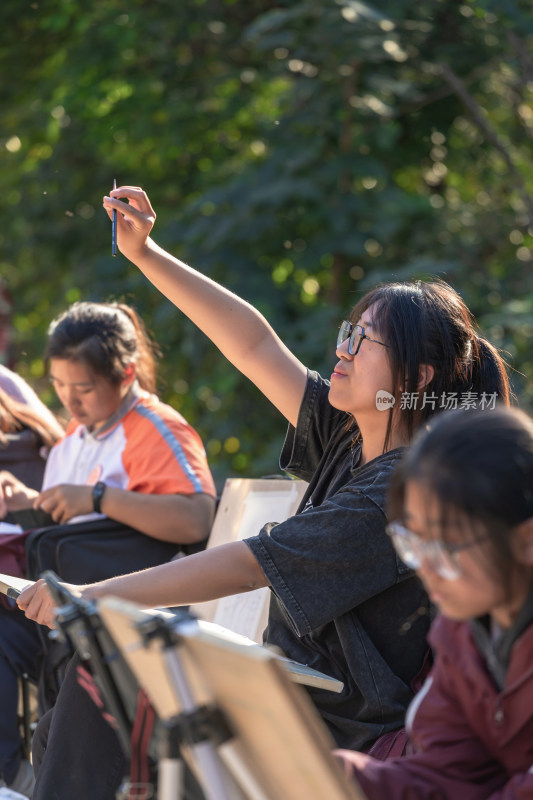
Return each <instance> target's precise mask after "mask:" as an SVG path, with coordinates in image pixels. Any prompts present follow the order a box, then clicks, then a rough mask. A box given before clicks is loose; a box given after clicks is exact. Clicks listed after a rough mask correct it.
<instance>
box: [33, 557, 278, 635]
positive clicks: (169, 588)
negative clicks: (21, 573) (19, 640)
mask: <svg viewBox="0 0 533 800" xmlns="http://www.w3.org/2000/svg"><path fill="white" fill-rule="evenodd" d="M66 585H67V586H68V584H66ZM262 586H268V581H267V578H266V576H265V574H264V572H263V570H262V569H261V567H260V566H259V563H258V562H257V560H256V558H255V556H254V555H253V553H252V551H251V550H250V549H249V547H248V545H246V544H245V543H244V542H230V543H229V544H224V545H220V546H219V547H213V548H211V549H210V550H205V551H203V552H201V553H197V554H195V555H192V556H187V558H179V559H177V560H176V561H170V562H168V563H167V564H161V565H160V566H158V567H151V568H150V569H146V570H143V571H142V572H133V573H130V574H129V575H122V576H120V577H117V578H110V579H109V580H106V581H101V582H100V583H93V584H90V585H89V586H78V587H74V586H70V587H69V588H71V589H72V590H73V591H74V592H75V593H76V594H80V595H81V596H83V597H84V598H86V599H94V598H99V597H105V596H106V595H114V596H115V597H120V598H122V599H123V600H129V601H131V602H135V603H139V604H140V605H142V606H144V607H145V608H153V607H165V606H179V605H192V604H193V603H201V602H203V601H204V600H215V599H217V598H219V597H226V596H227V595H232V594H240V593H242V592H250V591H252V590H253V589H259V588H260V587H262ZM17 603H18V605H19V607H20V608H21V609H22V610H23V611H25V612H26V616H27V617H29V618H30V619H33V620H35V621H36V622H39V623H40V624H42V625H48V627H50V628H51V627H53V624H54V610H55V606H54V603H53V601H52V598H51V596H50V594H49V592H48V589H47V587H46V583H45V582H44V581H43V580H39V581H37V582H36V583H34V584H32V585H31V586H30V587H28V588H27V589H25V590H24V592H22V594H21V595H20V597H19V598H18V600H17Z"/></svg>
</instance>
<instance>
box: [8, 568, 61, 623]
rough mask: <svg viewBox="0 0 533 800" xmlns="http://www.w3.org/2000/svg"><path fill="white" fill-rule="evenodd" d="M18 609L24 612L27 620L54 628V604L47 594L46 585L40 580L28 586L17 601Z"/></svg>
mask: <svg viewBox="0 0 533 800" xmlns="http://www.w3.org/2000/svg"><path fill="white" fill-rule="evenodd" d="M17 605H18V607H19V608H20V609H21V610H22V611H24V612H25V614H26V616H27V617H28V619H32V620H34V621H35V622H37V623H39V625H46V626H47V627H48V628H53V627H54V618H55V604H54V601H53V600H52V597H51V596H50V593H49V592H48V589H47V586H46V583H45V582H44V581H43V580H42V579H40V580H38V581H36V583H34V584H33V585H32V586H28V587H27V588H26V589H24V591H23V592H21V594H20V595H19V597H18V599H17Z"/></svg>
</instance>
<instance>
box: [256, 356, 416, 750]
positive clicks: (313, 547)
mask: <svg viewBox="0 0 533 800" xmlns="http://www.w3.org/2000/svg"><path fill="white" fill-rule="evenodd" d="M328 393H329V383H328V382H327V381H324V380H323V379H322V378H321V377H320V376H319V375H317V373H314V372H310V373H309V375H308V382H307V388H306V392H305V395H304V399H303V402H302V406H301V409H300V414H299V417H298V423H297V427H296V429H294V428H293V427H292V426H290V427H289V430H288V433H287V437H286V440H285V444H284V447H283V451H282V454H281V460H280V464H281V466H282V468H283V469H285V470H287V471H288V472H290V473H291V474H293V475H295V476H297V477H299V478H302V479H304V480H307V481H309V482H310V483H309V488H308V490H307V492H306V495H305V497H304V498H303V500H302V503H301V506H300V509H299V511H298V513H297V514H296V515H295V516H294V517H291V518H290V519H288V520H287V521H285V522H282V523H280V524H279V525H275V524H272V523H270V524H269V525H266V526H265V527H264V528H263V529H262V530H261V532H260V533H259V535H258V536H255V537H253V538H251V539H246V540H245V541H246V543H247V545H248V546H249V547H250V549H251V550H252V552H253V554H254V556H255V557H256V558H257V560H258V562H259V564H260V565H261V567H262V569H263V571H264V573H265V575H266V576H267V578H268V580H269V583H270V587H271V590H272V593H271V602H270V615H269V623H268V627H267V629H266V631H265V642H268V643H269V644H274V645H277V646H278V647H280V648H281V649H282V650H283V652H284V653H285V654H286V655H287V656H288V657H289V658H292V659H295V660H296V661H299V662H301V663H303V664H307V665H308V666H310V667H313V668H315V669H318V670H320V671H322V672H324V673H326V674H328V675H331V676H332V677H335V678H338V679H339V680H341V681H343V683H344V690H343V692H342V693H341V694H336V693H333V692H329V691H325V690H323V689H315V688H312V689H309V692H310V694H311V696H312V699H313V701H314V703H315V705H316V706H317V708H318V710H319V712H320V714H321V716H322V717H323V719H324V720H325V722H326V724H327V725H328V727H329V728H330V731H331V733H332V734H333V737H334V739H335V741H336V743H337V745H338V746H340V747H349V748H352V749H364V748H366V747H368V746H369V745H370V744H371V743H372V742H373V741H374V740H375V739H377V738H378V737H379V736H380V735H381V734H383V733H386V732H388V731H391V730H395V729H397V728H400V727H402V725H403V721H404V716H405V711H406V709H407V706H408V704H409V702H410V700H411V699H412V696H413V692H412V690H411V686H410V684H411V681H412V680H413V678H414V677H415V676H416V674H417V673H418V671H419V670H420V668H421V665H422V662H423V659H424V655H425V653H426V651H427V644H426V639H425V635H426V633H427V630H428V627H429V624H428V623H429V617H428V614H427V598H426V595H425V593H424V591H423V589H422V587H421V585H420V583H419V581H418V579H417V578H416V577H414V576H413V574H412V573H411V572H410V570H409V569H408V568H407V567H406V566H405V565H404V564H403V563H402V562H401V561H400V560H399V559H398V557H397V556H396V553H395V551H394V548H393V546H392V544H391V542H390V540H389V537H388V536H387V534H386V532H385V524H386V516H385V502H386V491H387V486H388V483H389V480H390V477H391V474H392V472H393V470H394V467H395V466H396V464H397V463H398V460H399V459H400V457H401V455H402V452H403V449H401V448H400V449H397V450H392V451H390V452H388V453H385V454H384V455H382V456H379V457H378V458H375V459H374V460H373V461H370V462H369V463H367V464H364V465H363V466H361V467H358V466H357V465H358V462H359V458H360V445H359V444H355V443H354V439H355V433H356V432H357V431H356V430H355V431H354V428H353V426H352V427H351V429H349V428H348V426H349V422H350V417H349V416H348V415H347V414H345V413H344V412H341V411H337V410H336V409H334V408H333V407H332V406H331V405H330V403H329V400H328Z"/></svg>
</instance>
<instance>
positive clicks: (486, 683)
mask: <svg viewBox="0 0 533 800" xmlns="http://www.w3.org/2000/svg"><path fill="white" fill-rule="evenodd" d="M429 638H430V642H431V644H432V646H433V649H434V652H435V665H434V667H433V670H432V672H431V675H430V677H429V678H428V680H427V681H426V683H425V685H424V686H423V688H422V689H421V690H420V692H419V694H418V695H417V696H416V697H415V699H414V700H413V702H412V704H411V706H410V708H409V711H408V712H407V718H406V724H407V727H408V729H409V732H410V738H411V742H412V745H413V748H414V752H413V753H412V754H411V755H408V756H405V757H403V758H396V759H391V760H390V761H376V760H375V759H371V758H369V757H368V756H365V755H363V754H361V753H353V754H349V753H347V752H346V751H342V756H343V759H344V760H345V763H346V767H347V771H349V772H350V771H351V774H352V775H354V777H355V778H356V779H357V781H358V783H359V784H360V785H361V787H362V789H363V790H364V791H365V792H366V794H367V795H368V798H369V800H377V799H378V798H379V800H481V799H482V798H483V799H485V798H486V799H488V798H490V800H526V798H527V800H532V799H533V624H530V625H529V627H527V628H526V630H525V631H524V633H523V634H522V635H521V636H520V637H519V638H518V639H517V640H516V641H515V643H514V645H513V648H512V651H511V656H510V660H509V665H508V668H507V673H506V678H505V688H504V689H503V691H501V692H500V691H498V689H497V688H496V686H495V684H494V681H493V679H492V678H491V677H490V675H489V674H488V672H487V667H486V664H485V661H484V658H483V656H482V655H481V654H480V652H479V649H478V648H477V646H476V644H475V642H474V637H473V634H472V629H471V627H470V625H469V623H468V622H454V621H452V620H449V619H446V618H445V617H438V618H437V620H436V621H435V623H434V625H433V627H432V629H431V632H430V637H429Z"/></svg>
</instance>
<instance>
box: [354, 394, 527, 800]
mask: <svg viewBox="0 0 533 800" xmlns="http://www.w3.org/2000/svg"><path fill="white" fill-rule="evenodd" d="M389 509H390V512H391V515H392V516H393V517H397V519H398V520H399V521H398V522H393V523H391V524H390V525H389V533H390V535H391V537H392V541H393V543H394V545H395V547H396V549H397V551H398V554H399V555H400V556H401V558H402V559H403V560H404V561H405V562H406V563H407V564H409V566H411V567H412V568H413V569H415V570H416V572H417V573H418V575H419V577H420V578H421V579H422V582H423V584H424V586H425V588H426V590H427V592H428V594H429V597H430V599H431V600H432V601H433V602H434V603H435V604H436V605H437V606H438V608H439V610H440V612H441V616H439V617H438V618H437V620H436V621H435V622H434V624H433V627H432V629H431V633H430V642H431V644H432V646H433V649H434V653H435V663H434V667H433V670H432V672H431V674H430V676H429V678H428V679H427V681H426V683H425V685H424V687H423V688H422V690H421V691H420V693H419V694H418V696H417V697H416V698H415V700H414V701H413V703H412V705H411V707H410V709H409V711H408V713H407V726H408V729H409V733H410V741H411V748H412V751H413V752H412V754H410V755H408V756H406V757H404V758H401V759H392V760H390V761H387V762H386V763H384V762H377V761H375V760H374V759H372V758H369V757H368V756H365V755H362V754H361V753H351V752H350V753H348V752H344V751H342V752H341V753H340V756H341V757H342V758H343V760H344V763H345V764H346V768H347V770H348V771H349V772H350V773H351V774H352V775H353V776H354V777H355V778H357V780H358V781H359V783H360V784H361V786H362V788H363V789H364V791H365V792H366V794H367V796H368V797H369V798H370V800H377V798H379V799H380V800H381V798H382V799H383V800H400V798H401V800H404V798H405V800H407V798H409V800H418V799H419V798H420V800H422V798H432V800H445V799H446V800H448V798H449V800H456V798H460V799H461V800H481V798H489V797H490V798H491V800H497V799H499V798H501V800H503V798H505V800H519V799H520V800H522V799H523V800H525V798H526V797H527V798H530V797H532V796H533V770H532V765H533V747H532V742H533V706H532V698H533V667H532V663H533V421H532V420H531V419H530V418H529V417H528V416H526V415H525V414H524V413H523V412H521V411H518V410H510V409H505V408H498V409H497V410H496V411H485V412H480V411H457V412H450V413H448V414H444V415H443V416H442V417H441V418H440V419H438V420H437V421H436V422H435V424H434V425H432V426H431V428H430V431H429V433H425V434H423V435H421V436H420V438H417V440H416V441H415V443H414V444H413V446H412V447H411V448H410V450H409V451H408V453H407V455H406V456H405V459H404V460H403V461H402V464H401V466H400V468H399V471H398V474H397V476H396V478H395V480H394V482H393V489H392V492H391V498H390V504H389Z"/></svg>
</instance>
